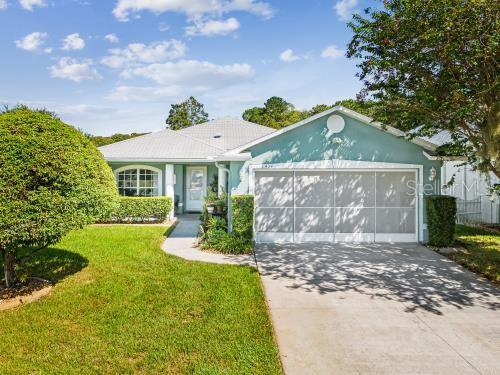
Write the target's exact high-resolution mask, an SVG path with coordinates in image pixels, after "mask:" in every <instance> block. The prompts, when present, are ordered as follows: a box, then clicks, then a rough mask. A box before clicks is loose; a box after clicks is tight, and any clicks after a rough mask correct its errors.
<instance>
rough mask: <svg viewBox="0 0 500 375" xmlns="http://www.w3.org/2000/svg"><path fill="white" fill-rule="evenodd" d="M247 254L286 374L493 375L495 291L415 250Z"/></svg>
mask: <svg viewBox="0 0 500 375" xmlns="http://www.w3.org/2000/svg"><path fill="white" fill-rule="evenodd" d="M255 252H256V257H257V262H258V266H259V270H260V272H261V275H262V280H263V283H264V289H265V294H266V298H267V302H268V304H269V308H270V311H271V318H272V320H273V324H274V328H275V333H276V337H277V341H278V346H279V349H280V355H281V359H282V362H283V365H284V368H285V372H286V373H287V374H301V375H304V374H351V373H357V374H376V373H379V374H382V373H383V374H478V373H481V374H500V311H499V309H500V293H499V288H497V287H496V286H494V285H493V284H491V283H489V282H486V281H484V280H482V279H480V278H478V277H476V276H475V275H473V274H472V273H470V272H468V271H466V270H464V269H463V268H462V267H460V266H458V265H456V264H455V263H454V262H452V261H449V260H447V259H446V258H444V257H442V256H440V255H439V254H437V253H435V252H432V251H430V250H428V249H426V248H425V247H422V246H419V245H386V244H383V245H382V244H380V245H330V244H288V245H267V244H259V245H257V246H256V250H255Z"/></svg>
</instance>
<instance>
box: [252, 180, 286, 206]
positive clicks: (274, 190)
mask: <svg viewBox="0 0 500 375" xmlns="http://www.w3.org/2000/svg"><path fill="white" fill-rule="evenodd" d="M255 201H256V204H257V205H258V206H259V207H293V172H276V173H272V174H271V173H268V172H262V173H257V174H256V176H255Z"/></svg>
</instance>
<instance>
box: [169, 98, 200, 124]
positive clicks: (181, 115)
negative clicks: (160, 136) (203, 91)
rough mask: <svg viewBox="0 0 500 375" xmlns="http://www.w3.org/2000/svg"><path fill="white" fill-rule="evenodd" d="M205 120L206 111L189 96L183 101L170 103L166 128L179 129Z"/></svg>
mask: <svg viewBox="0 0 500 375" xmlns="http://www.w3.org/2000/svg"><path fill="white" fill-rule="evenodd" d="M207 121H208V113H207V112H205V108H204V106H203V104H201V103H200V102H199V101H198V100H196V99H195V98H194V97H192V96H190V97H189V99H187V100H185V101H183V102H180V103H178V104H172V106H171V108H170V112H169V114H168V117H167V120H166V123H167V127H168V128H170V129H172V130H179V129H184V128H187V127H189V126H193V125H197V124H201V123H203V122H207Z"/></svg>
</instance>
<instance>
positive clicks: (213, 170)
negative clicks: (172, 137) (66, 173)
mask: <svg viewBox="0 0 500 375" xmlns="http://www.w3.org/2000/svg"><path fill="white" fill-rule="evenodd" d="M108 164H109V166H110V167H111V169H112V170H113V173H114V172H115V170H116V169H118V168H121V167H126V166H131V165H144V166H146V167H154V168H158V169H160V170H161V171H162V191H161V194H162V195H165V185H166V175H165V166H166V165H167V164H172V163H164V162H161V163H160V162H158V163H152V162H132V161H127V162H114V161H113V162H108ZM173 164H174V174H175V176H176V177H175V185H174V194H175V195H178V196H179V202H182V203H183V207H186V166H189V165H206V166H207V188H209V187H210V184H211V182H212V180H213V178H214V176H216V175H217V174H218V169H217V167H216V166H215V164H214V163H187V164H179V163H173ZM176 213H177V214H181V213H183V211H182V210H178V211H177V212H176Z"/></svg>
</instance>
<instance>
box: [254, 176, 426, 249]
mask: <svg viewBox="0 0 500 375" xmlns="http://www.w3.org/2000/svg"><path fill="white" fill-rule="evenodd" d="M416 176H417V174H416V170H397V171H394V170H380V171H379V170H377V171H359V170H334V171H332V170H286V171H275V170H262V171H261V170H258V171H255V176H254V182H255V189H254V191H255V221H254V223H255V224H254V225H255V234H256V235H255V237H256V241H257V242H309V241H321V242H323V241H326V242H417V241H418V236H417V222H418V220H417V214H418V211H417V194H416V186H417V184H416V181H417V178H416Z"/></svg>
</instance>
